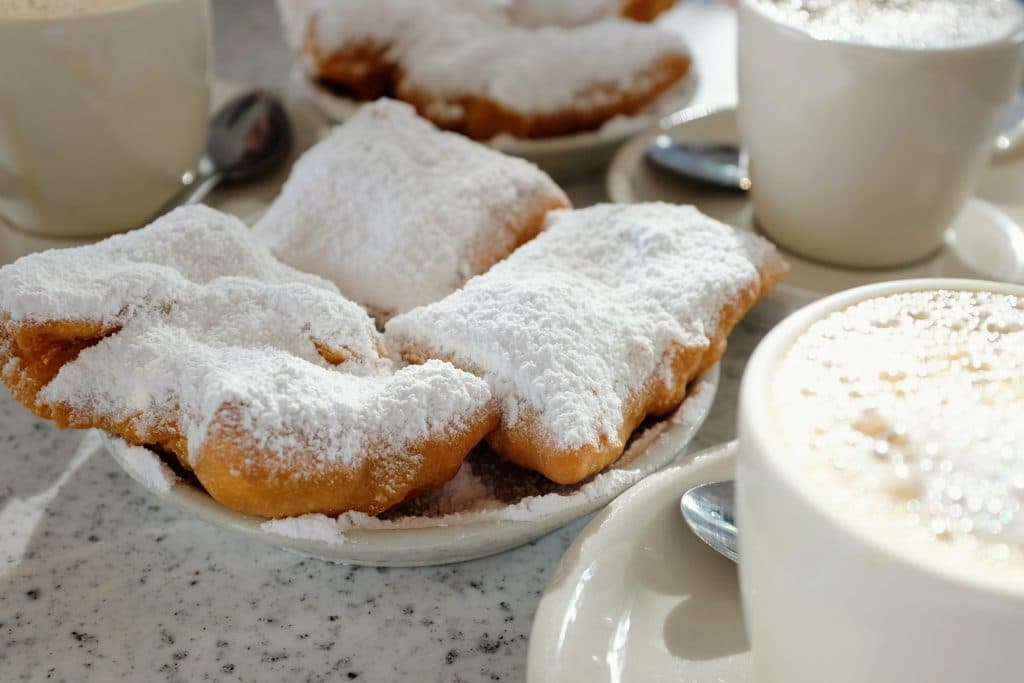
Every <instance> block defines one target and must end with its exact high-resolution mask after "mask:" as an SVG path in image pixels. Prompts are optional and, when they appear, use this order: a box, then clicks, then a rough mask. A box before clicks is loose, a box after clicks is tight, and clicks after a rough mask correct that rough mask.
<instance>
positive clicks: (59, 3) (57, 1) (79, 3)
mask: <svg viewBox="0 0 1024 683" xmlns="http://www.w3.org/2000/svg"><path fill="white" fill-rule="evenodd" d="M139 2H140V0H4V1H3V2H0V19H46V18H52V17H69V16H75V15H79V14H91V13H93V12H106V11H109V10H113V9H118V8H121V7H125V6H127V5H134V4H137V3H139Z"/></svg>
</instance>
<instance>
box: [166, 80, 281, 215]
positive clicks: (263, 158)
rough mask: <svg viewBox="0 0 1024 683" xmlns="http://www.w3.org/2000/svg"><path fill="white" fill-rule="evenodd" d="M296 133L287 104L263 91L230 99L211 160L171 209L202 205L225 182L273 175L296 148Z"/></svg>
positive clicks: (213, 128)
mask: <svg viewBox="0 0 1024 683" xmlns="http://www.w3.org/2000/svg"><path fill="white" fill-rule="evenodd" d="M291 143H292V128H291V124H290V123H289V121H288V114H286V113H285V110H284V105H282V104H281V101H280V100H279V99H278V98H277V97H275V96H274V95H271V94H270V93H268V92H266V91H263V90H254V91H251V92H248V93H244V94H242V95H239V96H237V97H235V98H233V99H231V100H229V101H228V102H227V103H226V104H225V105H224V106H223V107H221V108H220V109H219V110H218V111H217V113H216V114H215V115H214V117H213V119H212V120H211V121H210V132H209V135H208V137H207V139H206V155H205V156H204V157H203V160H202V161H201V162H200V164H199V169H198V171H197V172H196V173H195V174H189V177H186V178H185V179H184V180H185V183H186V187H185V189H184V190H183V191H182V192H181V194H179V195H178V196H177V197H175V198H174V199H172V200H171V202H170V203H169V205H168V207H167V208H168V209H169V208H172V207H174V206H179V205H181V204H195V203H198V202H201V201H202V200H203V198H204V197H206V195H207V194H209V193H210V191H211V190H213V188H215V187H217V186H218V185H220V184H221V183H237V182H242V181H245V180H251V179H253V178H256V177H258V176H260V175H263V174H265V173H268V172H270V171H272V170H274V169H275V168H277V166H278V165H279V164H280V163H281V162H282V161H284V159H285V158H286V157H287V156H288V151H289V150H290V149H291Z"/></svg>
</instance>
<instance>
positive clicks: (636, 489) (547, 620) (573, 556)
mask: <svg viewBox="0 0 1024 683" xmlns="http://www.w3.org/2000/svg"><path fill="white" fill-rule="evenodd" d="M738 451H739V442H738V441H737V440H735V439H733V440H731V441H726V442H724V443H719V444H716V445H714V446H710V447H708V448H705V449H703V450H701V451H698V452H697V453H693V454H692V455H690V456H689V457H688V458H687V459H686V460H684V461H682V462H678V463H675V464H672V465H669V466H668V467H665V468H663V469H662V470H661V471H659V472H655V473H654V474H652V475H650V476H648V477H645V478H644V479H642V480H641V481H639V482H637V483H636V484H635V485H634V486H633V487H632V488H630V489H629V490H628V491H626V492H625V493H623V494H622V495H620V496H619V497H618V498H616V499H615V500H614V501H612V502H611V503H610V504H609V505H607V506H606V507H605V508H604V509H603V510H601V512H599V513H598V514H597V515H596V516H595V517H594V518H593V519H592V520H590V522H589V523H588V524H587V525H586V526H585V527H584V528H583V530H582V531H580V533H579V534H577V536H576V538H575V539H574V540H573V542H572V544H571V545H570V546H569V548H568V549H567V550H566V551H565V554H564V555H563V556H562V558H561V559H560V560H559V562H558V564H557V566H556V567H555V569H554V571H553V572H552V574H551V577H550V578H549V579H548V582H547V584H546V585H545V586H544V590H543V592H542V593H541V598H540V602H539V603H538V605H537V610H536V611H535V613H534V617H533V624H532V625H531V627H530V637H529V647H528V649H527V655H526V681H527V683H560V679H558V678H556V676H557V675H558V672H557V671H552V670H550V669H549V668H548V666H547V664H548V662H549V661H551V660H552V659H558V657H555V656H554V654H553V653H557V652H559V651H560V649H561V643H562V642H563V640H564V636H565V634H564V633H563V632H562V630H561V625H562V616H563V614H564V613H565V612H566V608H567V607H568V605H567V604H566V601H565V599H564V598H565V597H566V591H565V590H559V587H560V586H562V587H564V586H579V585H580V584H581V583H585V578H586V577H585V574H586V573H587V572H588V571H589V570H590V567H591V563H590V562H589V561H588V560H587V558H588V557H590V556H592V555H593V552H594V551H593V549H590V550H587V549H586V547H585V546H587V545H588V544H590V545H591V546H600V544H599V543H597V542H596V540H595V539H598V538H600V536H601V535H602V533H603V532H604V530H605V527H606V525H610V524H618V523H619V520H620V517H622V515H623V514H625V511H628V509H629V508H631V507H632V506H634V505H639V504H641V503H643V502H644V501H645V499H646V498H647V497H649V496H653V495H655V494H656V491H654V490H656V489H658V488H659V487H660V486H661V484H662V482H664V481H666V480H674V479H676V478H680V477H684V476H685V475H686V474H687V473H688V472H689V471H690V470H692V469H694V468H697V467H706V468H711V467H732V466H735V462H736V458H737V454H738ZM708 481H711V479H708ZM682 495H683V491H682V489H680V490H679V492H678V496H682ZM737 590H738V588H737ZM709 683H710V682H709Z"/></svg>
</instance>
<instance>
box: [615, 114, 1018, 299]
mask: <svg viewBox="0 0 1024 683" xmlns="http://www.w3.org/2000/svg"><path fill="white" fill-rule="evenodd" d="M658 135H668V136H669V137H671V138H672V139H673V140H676V141H679V142H711V141H715V142H731V143H737V142H738V141H739V133H738V131H737V128H736V115H735V110H733V109H721V110H717V111H714V110H707V109H700V108H692V109H688V110H685V111H682V112H678V113H676V114H673V115H672V116H669V117H666V118H665V119H663V120H662V121H661V122H660V123H659V124H658V125H656V126H655V127H654V128H652V129H650V130H648V131H647V132H646V133H643V134H641V135H639V136H637V137H636V138H634V139H633V140H631V141H630V142H628V143H627V144H626V145H625V146H623V147H622V148H621V149H620V150H619V152H618V154H616V155H615V159H614V160H613V161H612V164H611V167H610V168H609V170H608V177H607V189H608V195H609V197H610V198H611V199H612V201H615V202H622V203H630V202H646V201H667V202H673V203H676V204H694V205H696V206H697V208H699V209H700V210H701V211H703V212H705V213H707V214H708V215H710V216H712V217H714V218H717V219H719V220H721V221H723V222H726V223H729V224H731V225H734V226H736V227H738V228H742V229H745V230H753V229H754V228H753V213H752V211H751V206H750V202H749V199H748V197H747V196H746V195H745V194H742V193H739V192H734V191H729V190H720V189H717V188H714V187H711V186H708V185H705V184H702V183H697V182H693V181H689V180H686V179H683V178H680V177H678V176H675V175H673V174H671V173H669V172H667V171H664V170H661V169H659V168H656V167H655V166H653V165H652V164H651V163H650V162H648V161H647V159H646V151H647V148H648V147H649V146H650V144H651V143H652V142H653V140H654V138H656V137H657V136H658ZM1018 242H1024V230H1022V229H1021V227H1020V225H1019V224H1018V223H1017V222H1016V221H1015V220H1013V218H1011V217H1010V216H1008V215H1007V214H1006V212H1004V211H1003V210H1002V209H1001V208H998V207H996V206H995V205H993V204H991V203H989V202H987V201H984V200H981V199H972V200H971V201H969V202H968V204H967V206H966V207H965V208H964V211H963V213H962V214H961V215H960V217H959V218H958V219H957V222H956V224H955V225H954V226H953V227H952V229H951V230H950V236H949V239H948V246H947V248H946V249H945V250H943V251H942V252H941V253H940V254H938V255H937V256H935V257H933V258H931V259H929V260H928V261H924V262H922V263H918V264H916V265H913V266H908V267H905V268H892V269H877V270H859V269H847V268H839V267H834V266H828V265H824V264H821V263H816V262H814V261H809V260H807V259H804V258H801V257H799V256H796V255H794V254H792V253H788V252H784V256H785V258H786V260H787V261H788V262H789V265H790V268H791V270H790V273H789V275H788V276H787V277H786V279H785V280H784V281H783V282H782V283H781V284H779V285H778V286H777V287H776V289H775V291H774V292H773V293H772V294H771V295H770V297H769V298H775V299H776V300H782V301H784V302H785V304H787V305H788V306H789V307H794V306H801V305H804V304H807V303H810V302H811V301H814V300H815V299H819V298H821V297H822V296H825V295H827V294H832V293H834V292H838V291H841V290H844V289H850V288H851V287H856V286H859V285H864V284H869V283H872V282H884V281H887V280H903V279H908V278H921V277H950V278H963V277H966V278H979V277H981V278H984V279H990V280H991V279H995V280H1004V281H1007V282H1024V262H1021V261H1018V260H1017V258H1016V256H1015V255H1016V254H1019V253H1024V249H1018V250H1015V249H1014V248H1013V247H1014V245H1015V243H1018ZM979 264H980V265H981V268H979V267H978V266H979Z"/></svg>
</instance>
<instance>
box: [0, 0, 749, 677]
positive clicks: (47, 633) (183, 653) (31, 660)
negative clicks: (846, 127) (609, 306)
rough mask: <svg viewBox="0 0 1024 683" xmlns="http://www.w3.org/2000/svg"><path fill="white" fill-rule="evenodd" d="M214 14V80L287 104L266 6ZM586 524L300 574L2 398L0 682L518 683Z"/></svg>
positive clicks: (735, 340) (88, 443)
mask: <svg viewBox="0 0 1024 683" xmlns="http://www.w3.org/2000/svg"><path fill="white" fill-rule="evenodd" d="M214 7H215V22H216V42H215V44H216V49H217V61H216V65H215V66H216V71H217V73H218V75H220V76H223V77H227V78H231V79H234V80H243V81H248V82H255V83H260V84H263V85H268V86H273V87H286V86H285V83H286V78H287V72H288V66H289V65H288V55H287V54H286V52H285V51H284V48H283V46H281V45H280V42H279V40H278V37H277V25H276V17H275V15H274V13H273V9H272V7H271V3H270V2H269V1H264V0H260V1H259V2H257V1H256V0H216V2H215V3H214ZM253 46H258V47H257V48H254V47H253ZM726 47H728V46H726ZM698 48H699V46H698V45H695V51H696V50H697V49H698ZM698 57H699V53H698ZM721 73H723V74H724V75H723V76H722V78H721V79H719V80H718V81H715V80H714V79H712V80H711V81H708V76H707V73H706V70H705V71H702V82H705V83H708V85H704V86H702V88H703V89H704V91H703V95H702V96H701V99H702V100H704V101H705V102H707V103H714V102H718V101H722V100H723V99H727V97H728V93H730V92H731V91H732V88H733V85H732V81H730V80H728V79H730V78H731V72H730V70H729V69H726V70H724V71H722V72H721ZM723 93H724V95H723ZM600 187H601V184H600V182H599V180H596V179H595V181H594V182H592V183H590V184H589V185H583V186H581V187H579V188H574V189H573V193H574V194H575V195H576V196H577V197H580V198H585V199H589V200H596V199H598V198H600V192H601V190H600ZM764 332H765V325H764V324H763V323H760V322H758V321H757V319H756V318H755V319H751V320H748V321H747V322H744V323H743V324H741V325H740V326H739V327H738V328H737V329H736V331H735V332H734V333H733V336H732V338H731V340H730V346H729V352H728V354H727V356H726V359H725V361H724V363H723V373H722V382H721V387H720V389H719V393H718V398H717V400H716V404H715V408H714V410H713V411H712V413H711V417H710V419H709V420H708V422H707V423H706V425H705V426H704V428H703V429H702V431H701V433H700V435H699V437H698V439H697V442H696V444H695V447H702V446H706V445H711V444H714V443H718V442H720V441H722V440H725V439H728V438H731V436H732V435H733V429H734V422H735V413H734V409H735V396H736V391H737V388H738V380H739V377H740V374H741V372H742V369H743V365H744V363H745V361H746V359H747V357H748V356H749V354H750V352H751V351H752V349H753V347H754V345H755V344H756V342H757V341H758V340H759V339H760V337H761V336H762V335H763V333H764ZM585 521H586V520H582V521H579V522H577V523H575V524H572V525H570V526H568V527H565V528H563V529H562V530H560V531H558V532H555V533H553V534H551V535H549V536H547V537H545V538H543V539H541V540H539V541H537V542H534V543H531V544H530V545H528V546H525V547H522V548H519V549H517V550H513V551H510V552H507V553H504V554H501V555H497V556H494V557H491V558H487V559H483V560H478V561H474V562H468V563H464V564H459V565H450V566H444V567H428V568H421V569H374V568H350V567H344V566H338V565H332V564H328V563H325V562H321V561H317V560H307V559H302V558H300V557H297V556H295V555H291V554H288V553H286V552H283V551H278V550H275V549H273V548H271V547H270V546H267V545H264V544H261V543H257V542H253V541H249V540H246V539H243V538H241V537H237V536H235V535H232V534H231V533H229V532H227V531H223V530H221V529H219V528H214V527H211V526H208V525H207V524H205V523H203V522H200V521H198V520H196V519H193V518H191V517H189V516H186V515H183V514H181V513H178V512H177V511H175V510H174V509H172V508H170V507H167V506H165V505H163V504H161V503H159V502H157V501H156V500H155V499H154V498H152V497H151V496H149V494H147V493H146V491H145V490H144V489H143V488H142V487H141V486H139V485H138V484H136V483H135V482H134V481H132V480H131V479H129V477H128V476H127V475H126V474H124V473H123V472H122V471H121V469H120V468H119V467H118V465H117V464H116V463H115V462H114V460H113V459H112V458H111V457H110V456H109V455H108V454H107V453H106V452H105V451H104V449H103V446H102V443H101V441H100V439H99V438H98V436H97V435H96V434H93V433H91V432H74V431H59V430H56V429H54V428H53V427H52V426H51V425H49V424H48V423H46V422H44V421H41V420H38V419H36V418H35V417H33V416H32V415H31V414H30V413H29V412H28V411H27V410H25V409H24V408H22V407H21V406H20V405H18V404H17V403H16V402H15V401H14V400H13V399H12V398H11V397H10V396H9V395H8V394H7V392H6V391H5V390H0V681H4V682H5V683H6V682H8V681H22V680H26V681H44V680H52V681H75V682H78V681H118V680H132V681H150V680H158V681H164V680H166V681H279V680H282V681H283V680H287V681H296V682H299V681H328V680H330V681H337V680H341V681H344V680H367V681H417V682H430V681H522V680H523V679H524V676H525V665H526V652H527V639H528V637H529V633H530V625H531V620H532V618H533V613H534V610H535V608H536V605H537V601H538V598H539V597H540V594H541V592H542V591H543V589H544V585H545V582H546V581H547V579H548V577H549V575H550V574H551V572H552V571H553V569H554V567H555V565H556V564H557V562H558V560H559V558H560V557H561V555H562V553H563V552H564V550H565V549H566V547H567V546H568V544H569V543H570V542H571V540H572V539H573V537H574V536H575V535H576V534H577V533H578V532H579V530H580V529H581V528H582V527H583V525H584V523H585Z"/></svg>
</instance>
